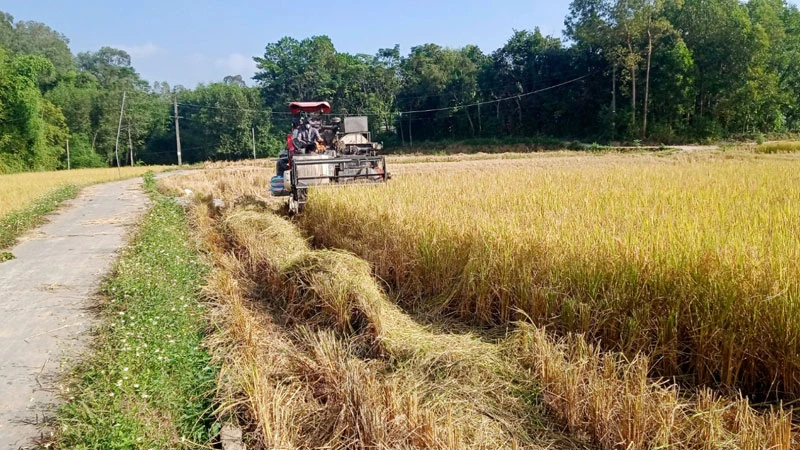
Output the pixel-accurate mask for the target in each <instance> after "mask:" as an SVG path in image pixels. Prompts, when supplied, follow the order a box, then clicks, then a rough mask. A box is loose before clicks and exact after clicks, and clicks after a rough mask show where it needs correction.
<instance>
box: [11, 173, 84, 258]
mask: <svg viewBox="0 0 800 450" xmlns="http://www.w3.org/2000/svg"><path fill="white" fill-rule="evenodd" d="M78 191H79V189H78V187H77V186H75V185H72V184H67V185H64V186H61V187H59V188H57V189H56V190H54V191H51V192H50V193H48V194H46V195H44V196H42V197H40V198H38V199H37V200H35V201H34V202H33V203H32V204H31V205H29V206H26V207H24V208H22V209H18V210H16V211H12V212H11V213H9V214H7V215H6V216H5V217H3V218H0V248H4V247H9V246H11V245H13V244H14V241H15V240H16V239H17V237H19V236H20V235H21V234H22V233H24V232H26V231H28V230H30V229H31V228H34V227H36V226H38V225H41V224H43V223H44V221H45V219H44V216H45V215H47V214H49V213H51V212H52V211H53V210H55V209H56V208H57V207H58V205H60V204H61V202H63V201H64V200H69V199H71V198H74V197H75V196H76V195H78Z"/></svg>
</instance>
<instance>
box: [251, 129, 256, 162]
mask: <svg viewBox="0 0 800 450" xmlns="http://www.w3.org/2000/svg"><path fill="white" fill-rule="evenodd" d="M250 130H252V131H253V159H256V129H255V127H253V128H251V129H250Z"/></svg>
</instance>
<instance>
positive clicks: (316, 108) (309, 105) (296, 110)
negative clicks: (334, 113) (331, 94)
mask: <svg viewBox="0 0 800 450" xmlns="http://www.w3.org/2000/svg"><path fill="white" fill-rule="evenodd" d="M289 111H291V112H292V114H300V113H301V112H321V113H323V114H327V113H329V112H331V104H330V103H328V102H292V103H289Z"/></svg>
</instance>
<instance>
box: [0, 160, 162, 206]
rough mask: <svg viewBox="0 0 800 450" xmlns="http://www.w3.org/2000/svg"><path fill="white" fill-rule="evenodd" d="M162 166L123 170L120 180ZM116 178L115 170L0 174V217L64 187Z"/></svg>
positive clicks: (160, 168) (124, 168)
mask: <svg viewBox="0 0 800 450" xmlns="http://www.w3.org/2000/svg"><path fill="white" fill-rule="evenodd" d="M163 169H164V168H163V167H123V168H122V171H121V172H122V177H124V178H130V177H138V176H140V175H143V174H144V173H145V172H147V171H150V170H155V171H159V170H163ZM118 178H119V174H118V172H117V169H116V168H114V169H76V170H59V171H54V172H26V173H15V174H10V175H0V217H3V216H4V215H6V214H7V213H8V212H10V211H13V210H16V209H19V208H22V207H24V206H25V205H27V204H29V203H30V202H32V201H33V200H34V199H36V198H38V197H41V196H43V195H45V194H47V193H48V192H50V191H53V190H55V189H56V188H58V187H60V186H63V185H65V184H75V185H84V184H92V183H102V182H105V181H113V180H116V179H118Z"/></svg>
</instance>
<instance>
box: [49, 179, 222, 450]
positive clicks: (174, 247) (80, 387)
mask: <svg viewBox="0 0 800 450" xmlns="http://www.w3.org/2000/svg"><path fill="white" fill-rule="evenodd" d="M145 185H146V187H147V190H148V192H149V193H150V195H151V196H152V198H153V200H154V204H153V207H152V209H151V210H150V212H149V213H148V214H147V215H146V217H145V218H144V220H143V222H142V224H141V227H140V230H139V232H138V234H137V236H136V237H135V239H134V241H133V243H132V245H131V246H130V247H129V248H128V249H127V250H126V251H125V253H124V254H123V256H122V258H121V259H120V261H119V262H118V264H117V266H116V270H115V272H114V275H113V276H112V277H111V279H110V280H109V281H108V282H107V284H106V286H105V288H104V290H105V293H106V295H107V300H106V301H105V302H104V303H103V304H102V305H101V313H100V314H101V317H102V323H101V325H100V329H99V333H98V335H97V336H96V339H95V342H94V348H93V352H92V354H91V356H89V358H88V360H87V361H85V362H84V363H82V364H80V365H79V366H78V367H77V368H76V371H75V379H74V380H73V381H74V383H73V386H72V387H71V390H72V392H73V394H72V396H71V397H70V398H69V401H68V403H66V404H65V405H64V406H63V407H62V408H61V409H60V411H59V413H58V416H57V419H56V423H57V427H58V428H57V432H58V435H57V442H56V444H57V445H58V446H59V447H61V448H71V449H99V448H102V449H122V448H125V449H133V448H136V449H138V448H141V449H148V448H190V447H197V446H201V445H207V444H208V443H209V441H210V440H211V438H212V437H213V435H214V434H216V431H218V427H219V425H218V424H215V423H214V422H213V421H212V420H211V419H209V416H210V414H209V411H210V408H211V405H212V403H211V393H212V391H213V389H214V387H215V379H216V373H217V371H216V369H215V367H212V365H211V363H210V357H209V355H208V353H207V352H206V351H205V349H204V348H203V346H202V340H203V336H204V328H205V326H206V320H205V308H204V305H203V304H202V303H201V302H200V300H199V296H198V291H199V286H200V284H201V282H202V281H203V279H204V276H205V274H206V270H207V268H206V267H205V266H204V265H203V264H202V263H201V262H200V261H199V259H198V258H197V255H196V254H195V252H194V251H193V249H192V247H191V245H190V244H189V237H188V231H187V224H186V218H185V216H184V212H183V210H182V209H181V207H180V206H178V205H177V204H176V203H175V202H174V201H173V200H171V199H170V198H168V197H166V196H163V195H161V194H158V193H156V192H155V189H154V181H153V179H152V177H151V176H150V177H146V178H145Z"/></svg>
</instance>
